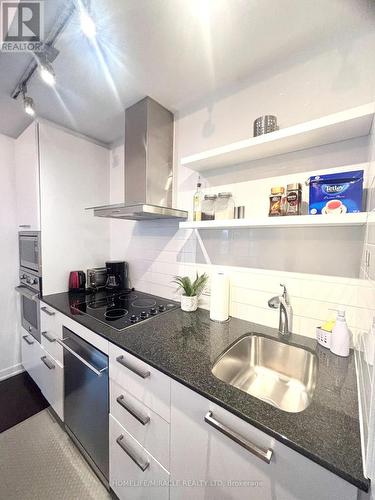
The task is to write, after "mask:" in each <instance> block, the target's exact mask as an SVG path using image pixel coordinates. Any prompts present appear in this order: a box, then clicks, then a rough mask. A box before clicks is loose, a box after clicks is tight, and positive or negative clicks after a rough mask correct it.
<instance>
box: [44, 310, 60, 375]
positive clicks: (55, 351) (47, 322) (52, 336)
mask: <svg viewBox="0 0 375 500" xmlns="http://www.w3.org/2000/svg"><path fill="white" fill-rule="evenodd" d="M40 328H41V344H42V346H43V348H44V349H45V350H46V351H47V352H48V353H49V354H50V355H51V356H52V357H53V358H55V359H56V360H57V361H58V362H59V363H60V364H61V365H63V364H64V354H63V348H62V346H61V345H60V344H59V343H58V342H57V339H60V340H61V339H62V315H61V314H60V313H59V312H58V311H56V310H54V309H52V307H49V306H47V305H46V304H44V303H43V302H41V303H40Z"/></svg>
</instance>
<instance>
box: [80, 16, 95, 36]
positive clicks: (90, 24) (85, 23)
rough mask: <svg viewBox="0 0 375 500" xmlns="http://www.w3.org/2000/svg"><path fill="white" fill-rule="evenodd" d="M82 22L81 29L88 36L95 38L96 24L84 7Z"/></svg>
mask: <svg viewBox="0 0 375 500" xmlns="http://www.w3.org/2000/svg"><path fill="white" fill-rule="evenodd" d="M80 22H81V30H82V31H83V33H84V34H85V35H86V36H87V38H90V39H91V40H92V39H94V38H95V35H96V26H95V23H94V21H93V19H92V17H90V16H89V14H88V13H87V11H86V10H85V9H84V8H82V9H81V13H80Z"/></svg>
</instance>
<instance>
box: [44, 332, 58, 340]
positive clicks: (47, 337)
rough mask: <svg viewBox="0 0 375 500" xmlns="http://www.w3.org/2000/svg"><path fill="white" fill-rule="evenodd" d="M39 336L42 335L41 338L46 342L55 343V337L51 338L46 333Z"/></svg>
mask: <svg viewBox="0 0 375 500" xmlns="http://www.w3.org/2000/svg"><path fill="white" fill-rule="evenodd" d="M41 335H43V337H44V338H45V339H47V340H48V342H51V343H52V342H56V337H52V335H48V332H42V333H41Z"/></svg>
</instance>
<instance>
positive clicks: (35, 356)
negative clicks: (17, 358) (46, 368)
mask: <svg viewBox="0 0 375 500" xmlns="http://www.w3.org/2000/svg"><path fill="white" fill-rule="evenodd" d="M41 356H43V349H42V347H41V345H40V344H39V342H38V341H37V340H35V339H34V337H33V336H32V335H30V334H28V333H26V330H25V331H24V332H23V333H22V335H21V360H22V365H23V367H24V368H25V370H26V371H27V373H28V374H29V375H30V377H31V378H32V379H33V380H34V382H35V383H36V384H37V385H38V387H39V388H40V385H41V379H42V365H41V361H40V358H41Z"/></svg>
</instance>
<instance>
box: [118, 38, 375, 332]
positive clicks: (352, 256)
mask: <svg viewBox="0 0 375 500" xmlns="http://www.w3.org/2000/svg"><path fill="white" fill-rule="evenodd" d="M326 35H327V34H326ZM374 50H375V33H374V32H372V33H370V32H369V31H367V32H366V31H364V32H363V33H362V34H359V33H357V34H356V35H353V34H352V33H341V34H340V33H339V34H336V35H335V37H333V38H332V46H331V48H326V49H325V50H324V51H322V52H319V51H318V50H312V51H310V52H309V53H307V52H303V53H301V54H299V55H297V56H295V57H294V58H290V59H289V60H286V61H278V62H277V64H275V65H273V66H272V67H267V68H260V70H259V72H258V73H257V74H254V75H250V76H249V78H248V80H247V81H242V82H240V83H236V84H235V85H233V86H232V87H231V88H227V89H224V90H223V91H221V92H219V93H217V94H216V95H213V96H212V98H211V99H209V100H208V101H207V102H205V103H201V104H200V105H199V104H198V105H197V106H195V108H194V109H193V108H192V109H188V110H184V111H183V112H180V113H179V114H178V116H177V117H176V123H175V184H174V187H175V193H174V205H175V206H177V207H179V208H183V209H191V206H192V195H193V192H194V190H195V185H196V182H197V179H198V174H197V173H196V172H194V171H192V170H190V169H188V168H186V167H182V166H181V164H180V160H181V158H182V157H184V156H187V155H190V154H193V153H196V152H199V151H202V150H206V149H210V148H213V147H218V146H221V145H223V144H226V143H230V142H233V141H238V140H241V139H245V138H247V137H249V136H251V135H252V124H253V120H254V119H255V118H256V117H257V116H259V115H262V114H267V113H272V114H276V115H277V116H278V119H279V124H280V126H281V127H285V126H289V125H293V124H296V123H299V122H304V121H307V120H310V119H313V118H317V117H319V116H324V115H326V114H329V113H334V112H337V111H341V110H343V109H346V108H348V107H354V106H358V105H361V104H365V103H367V102H369V101H371V100H373V99H374V92H373V90H374V88H375V87H374V71H373V68H372V66H373V64H374V59H373V57H372V54H373V53H374ZM368 151H369V138H368V137H367V138H366V137H364V138H358V139H353V140H348V141H344V142H342V143H337V144H329V145H326V146H323V147H320V148H313V149H310V150H305V151H299V152H296V153H292V154H287V155H281V156H277V157H273V158H267V159H263V160H258V161H254V162H251V163H250V164H247V165H246V164H245V165H237V166H236V165H233V166H231V167H228V168H225V169H221V170H217V171H212V172H206V173H205V174H204V175H203V176H202V182H203V187H204V189H205V191H206V192H215V193H217V192H220V191H226V190H230V191H232V192H233V194H234V196H235V200H236V204H237V205H245V206H246V215H247V216H252V215H261V214H263V215H266V214H267V211H268V196H269V191H270V188H271V186H272V185H279V184H282V185H285V184H287V183H288V182H291V181H292V182H296V181H299V182H303V181H304V180H305V179H306V178H307V177H308V176H310V175H312V174H313V173H314V174H315V173H318V172H325V173H328V172H332V171H345V170H351V169H358V168H363V169H364V170H365V171H366V174H367V173H368V159H369V158H368ZM122 154H123V151H122V150H121V148H117V149H116V150H114V151H113V152H112V160H114V158H116V162H118V161H120V160H122ZM120 172H121V170H120V169H118V167H116V168H114V167H113V165H112V168H111V178H112V183H111V192H112V193H113V196H112V202H115V201H121V198H122V192H120V188H121V187H122V185H123V179H122V178H121V173H120ZM366 177H367V176H366ZM367 182H368V181H367V178H366V184H367ZM304 198H305V200H307V190H306V188H305V191H304ZM111 227H112V233H111V235H112V236H111V255H112V258H124V259H126V260H128V261H129V262H130V273H131V277H132V280H133V285H134V286H136V287H137V288H139V289H141V290H144V291H149V292H152V293H155V294H160V295H163V296H167V297H173V296H174V287H173V285H171V280H172V277H173V275H174V274H177V273H179V274H180V273H189V274H191V275H193V274H194V272H195V270H196V269H197V268H198V269H200V270H206V271H208V272H212V271H214V270H217V269H221V270H223V269H224V270H225V271H226V272H228V273H229V274H230V277H231V282H232V290H231V314H233V315H235V316H238V317H240V318H243V319H248V320H253V321H255V322H260V323H264V324H267V325H270V326H274V327H276V326H277V322H278V315H277V313H276V312H275V311H272V310H270V309H268V307H267V300H268V298H270V297H271V296H272V295H275V294H276V293H278V291H279V289H280V288H279V283H280V282H284V283H286V285H287V287H288V289H289V291H290V294H291V301H292V305H293V307H294V312H295V321H294V331H295V332H296V333H300V334H303V335H307V336H311V337H313V336H315V326H317V325H319V324H321V322H322V321H324V320H325V319H326V318H327V315H328V314H329V313H328V308H330V307H334V306H335V305H337V304H344V305H345V306H346V307H347V310H348V321H349V324H350V326H351V328H352V329H353V331H354V333H358V332H359V331H361V329H366V328H367V327H368V325H369V322H370V321H371V318H372V311H371V307H370V306H369V304H368V298H369V297H371V289H370V288H369V285H368V284H367V283H365V282H363V281H360V280H358V278H359V271H360V263H361V257H362V252H363V244H364V229H361V228H356V229H354V228H351V229H335V230H334V231H332V230H329V231H327V230H326V229H318V228H315V229H277V230H276V229H254V230H232V231H200V232H199V233H198V235H196V234H195V233H194V232H192V231H186V230H185V231H184V230H178V226H177V224H176V223H175V222H171V221H170V222H157V221H154V222H142V223H132V222H129V221H113V222H112V223H111ZM374 261H375V257H374ZM359 292H360V293H359ZM363 298H365V299H363ZM207 304H208V298H205V297H203V298H202V301H201V305H202V306H206V307H207Z"/></svg>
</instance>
